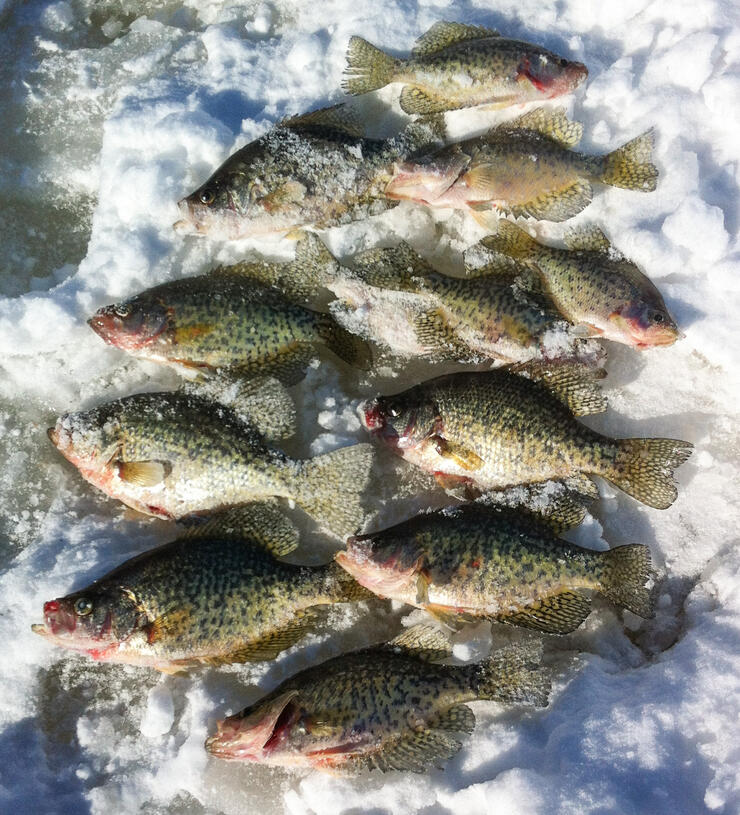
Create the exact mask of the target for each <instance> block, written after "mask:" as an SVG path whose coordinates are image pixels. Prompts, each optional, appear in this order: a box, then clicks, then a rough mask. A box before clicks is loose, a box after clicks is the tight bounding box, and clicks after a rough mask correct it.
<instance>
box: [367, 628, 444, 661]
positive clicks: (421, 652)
mask: <svg viewBox="0 0 740 815" xmlns="http://www.w3.org/2000/svg"><path fill="white" fill-rule="evenodd" d="M383 648H385V649H388V650H391V651H398V650H402V651H407V652H409V653H410V654H413V655H414V656H415V657H418V658H419V659H423V660H424V661H426V662H437V661H439V660H441V659H448V658H449V657H451V656H452V646H451V645H450V641H449V640H448V639H447V635H446V634H445V633H444V631H440V630H439V628H433V627H432V626H430V625H423V624H420V625H414V626H411V628H407V629H406V630H405V631H402V632H401V633H400V634H399V635H398V636H396V637H394V638H393V639H392V640H391V641H390V642H388V643H386V644H385V645H384V646H383Z"/></svg>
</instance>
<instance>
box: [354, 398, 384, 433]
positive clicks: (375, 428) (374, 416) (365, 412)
mask: <svg viewBox="0 0 740 815" xmlns="http://www.w3.org/2000/svg"><path fill="white" fill-rule="evenodd" d="M359 413H360V421H361V422H362V426H363V427H364V428H365V430H367V431H369V432H370V433H377V432H379V431H381V430H383V429H384V428H385V426H386V422H385V416H384V415H383V411H382V410H381V408H380V404H379V402H378V400H377V399H368V400H367V401H365V402H362V404H360V407H359Z"/></svg>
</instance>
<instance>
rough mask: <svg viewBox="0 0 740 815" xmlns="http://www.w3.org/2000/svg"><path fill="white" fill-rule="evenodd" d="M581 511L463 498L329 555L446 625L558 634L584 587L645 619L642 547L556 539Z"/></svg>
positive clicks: (586, 597)
mask: <svg viewBox="0 0 740 815" xmlns="http://www.w3.org/2000/svg"><path fill="white" fill-rule="evenodd" d="M582 515H583V512H582V511H580V512H579V511H578V510H577V508H576V506H575V505H573V506H572V507H571V506H568V505H564V511H563V510H561V511H560V512H559V513H557V512H553V513H551V514H550V515H548V517H547V518H545V517H544V516H542V515H539V514H537V513H534V512H529V511H527V510H525V509H521V508H520V509H511V508H507V507H503V508H493V507H487V506H484V505H481V504H467V505H463V506H459V507H455V508H449V509H443V510H438V511H437V512H429V513H424V514H421V515H418V516H417V517H415V518H412V519H411V520H408V521H405V522H404V523H401V524H398V525H396V526H394V527H392V528H390V529H386V530H383V531H380V532H375V533H373V534H370V535H360V536H356V537H352V538H350V539H349V540H348V542H347V548H346V549H345V550H343V551H341V552H338V553H337V554H336V555H335V559H336V560H337V562H338V563H339V564H340V565H341V566H343V567H344V568H345V569H346V570H347V571H348V572H349V573H350V574H351V575H352V576H353V577H354V578H355V579H356V580H357V581H358V582H359V583H361V584H362V585H363V586H365V588H367V589H370V591H372V592H374V593H375V594H378V595H379V596H381V597H390V598H392V599H393V600H400V601H401V602H404V603H409V604H410V605H413V606H417V607H418V608H423V609H425V610H426V611H428V612H429V613H431V614H433V615H435V616H436V617H439V618H440V619H441V620H443V621H444V622H447V623H450V624H451V625H453V626H455V627H457V626H459V625H461V624H462V623H467V622H478V621H480V620H484V619H485V620H490V621H492V622H500V623H508V624H510V625H517V626H523V627H525V628H533V629H536V630H538V631H544V632H547V633H551V634H567V633H569V632H570V631H573V630H575V629H576V628H578V626H579V625H580V624H581V623H582V622H583V621H584V620H585V619H586V617H587V616H588V614H589V613H590V611H591V597H590V594H591V593H592V592H594V591H596V592H600V593H601V594H604V595H605V596H606V597H607V598H608V599H609V600H611V601H612V602H613V603H615V604H616V605H618V606H624V607H625V608H628V609H629V610H630V611H632V612H634V613H635V614H639V615H640V616H642V617H649V616H651V615H652V603H651V598H650V591H649V589H648V588H647V586H646V583H647V581H648V579H649V577H650V551H649V549H648V548H647V546H643V545H641V544H628V545H625V546H617V547H615V548H614V549H610V550H608V551H606V552H598V551H592V550H590V549H584V548H583V547H581V546H576V545H575V544H572V543H568V542H567V541H564V540H562V539H561V538H559V537H558V533H559V532H561V531H563V530H564V529H567V528H568V527H570V526H572V525H575V524H577V523H579V522H580V520H581V518H582Z"/></svg>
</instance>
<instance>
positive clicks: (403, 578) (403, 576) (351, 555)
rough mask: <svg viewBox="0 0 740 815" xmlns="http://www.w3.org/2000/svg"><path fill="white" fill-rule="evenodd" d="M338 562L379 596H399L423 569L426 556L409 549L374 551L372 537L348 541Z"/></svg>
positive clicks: (356, 537)
mask: <svg viewBox="0 0 740 815" xmlns="http://www.w3.org/2000/svg"><path fill="white" fill-rule="evenodd" d="M334 559H335V560H336V562H337V563H338V564H339V565H340V566H341V567H342V568H343V569H344V570H345V571H346V572H348V573H349V574H351V575H352V577H354V579H355V580H356V581H357V582H358V583H359V584H360V585H361V586H363V587H364V588H366V589H368V590H369V591H371V592H373V594H377V595H379V596H380V597H396V596H398V595H400V594H401V593H402V592H403V591H404V590H405V589H407V588H408V587H409V582H410V581H412V582H413V581H414V580H415V577H416V574H417V572H419V570H420V569H421V568H422V565H423V560H424V555H423V553H421V552H419V551H418V550H409V549H407V548H406V547H398V546H392V547H390V548H386V547H381V549H380V550H379V551H376V550H375V546H374V540H373V537H372V536H371V535H356V536H353V537H351V538H348V540H347V544H346V548H345V549H343V550H342V551H340V552H337V553H336V554H335V555H334Z"/></svg>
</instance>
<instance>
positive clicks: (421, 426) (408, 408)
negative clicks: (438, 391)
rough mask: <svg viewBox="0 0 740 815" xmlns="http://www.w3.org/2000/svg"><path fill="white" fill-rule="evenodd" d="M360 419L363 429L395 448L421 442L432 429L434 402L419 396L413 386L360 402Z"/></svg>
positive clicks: (435, 417) (433, 424)
mask: <svg viewBox="0 0 740 815" xmlns="http://www.w3.org/2000/svg"><path fill="white" fill-rule="evenodd" d="M359 411H360V420H361V421H362V424H363V426H364V427H365V429H366V430H368V431H369V432H370V433H372V434H373V435H374V436H376V437H377V438H379V439H381V440H382V441H383V442H385V443H386V444H388V445H389V446H390V447H393V448H395V449H398V450H401V451H403V450H406V449H409V448H413V447H416V446H417V445H419V444H421V443H422V442H423V441H424V439H426V438H427V437H428V436H430V435H431V434H432V433H433V432H434V428H435V425H436V423H437V411H436V407H435V405H434V404H433V403H432V402H431V401H429V400H426V399H424V398H423V397H422V398H419V395H418V394H417V393H416V392H415V389H413V388H412V389H411V391H407V392H406V393H402V394H398V395H397V396H377V397H376V398H374V399H368V400H366V401H365V402H363V403H362V404H361V405H360V408H359Z"/></svg>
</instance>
